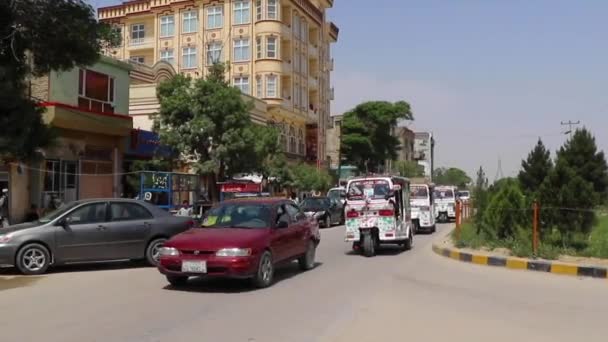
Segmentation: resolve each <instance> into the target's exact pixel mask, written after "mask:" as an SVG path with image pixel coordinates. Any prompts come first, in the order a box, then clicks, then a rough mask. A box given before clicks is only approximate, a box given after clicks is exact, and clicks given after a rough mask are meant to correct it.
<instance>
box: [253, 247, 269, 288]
mask: <svg viewBox="0 0 608 342" xmlns="http://www.w3.org/2000/svg"><path fill="white" fill-rule="evenodd" d="M273 279H274V264H273V261H272V254H270V252H269V251H265V252H264V253H263V254H262V256H261V257H260V262H259V263H258V269H257V271H256V272H255V276H253V286H255V287H257V288H258V289H262V288H266V287H268V286H270V285H272V281H273Z"/></svg>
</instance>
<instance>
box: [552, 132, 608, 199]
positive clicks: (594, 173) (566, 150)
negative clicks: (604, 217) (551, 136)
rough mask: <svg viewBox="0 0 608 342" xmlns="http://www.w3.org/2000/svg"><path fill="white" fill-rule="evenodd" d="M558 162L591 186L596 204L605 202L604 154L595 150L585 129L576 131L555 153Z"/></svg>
mask: <svg viewBox="0 0 608 342" xmlns="http://www.w3.org/2000/svg"><path fill="white" fill-rule="evenodd" d="M557 158H558V160H561V161H562V162H563V163H564V164H565V166H567V167H569V168H570V169H572V171H573V172H574V174H576V175H578V176H580V177H581V178H582V179H583V180H585V181H586V182H589V183H591V184H592V186H593V192H595V193H596V195H597V196H596V199H597V203H596V204H600V202H601V203H603V202H605V201H606V195H607V193H606V190H608V165H607V164H606V158H605V156H604V152H602V151H598V150H597V145H596V143H595V138H594V137H593V136H592V135H591V133H590V132H589V131H588V130H587V129H586V128H583V129H578V130H576V132H574V135H573V136H572V138H571V139H570V140H568V141H567V142H566V143H565V144H564V146H562V147H561V148H560V150H559V151H558V152H557Z"/></svg>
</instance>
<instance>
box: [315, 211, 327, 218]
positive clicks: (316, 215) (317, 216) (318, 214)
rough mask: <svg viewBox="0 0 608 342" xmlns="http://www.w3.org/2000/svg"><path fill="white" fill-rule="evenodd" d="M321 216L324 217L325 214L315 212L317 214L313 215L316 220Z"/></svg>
mask: <svg viewBox="0 0 608 342" xmlns="http://www.w3.org/2000/svg"><path fill="white" fill-rule="evenodd" d="M323 215H325V212H324V211H317V212H316V213H315V217H316V218H319V217H321V216H323Z"/></svg>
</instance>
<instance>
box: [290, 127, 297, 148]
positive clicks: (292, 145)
mask: <svg viewBox="0 0 608 342" xmlns="http://www.w3.org/2000/svg"><path fill="white" fill-rule="evenodd" d="M296 148H297V143H296V130H295V128H293V126H289V153H296V151H297V150H296Z"/></svg>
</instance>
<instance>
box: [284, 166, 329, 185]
mask: <svg viewBox="0 0 608 342" xmlns="http://www.w3.org/2000/svg"><path fill="white" fill-rule="evenodd" d="M290 172H291V178H292V180H293V183H292V186H293V187H294V188H296V189H298V190H301V191H310V190H315V191H326V190H328V189H329V187H330V186H331V181H332V179H331V176H330V175H329V173H327V171H325V170H318V169H317V168H316V167H314V166H311V165H308V164H304V163H301V164H297V165H293V166H291V167H290Z"/></svg>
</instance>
